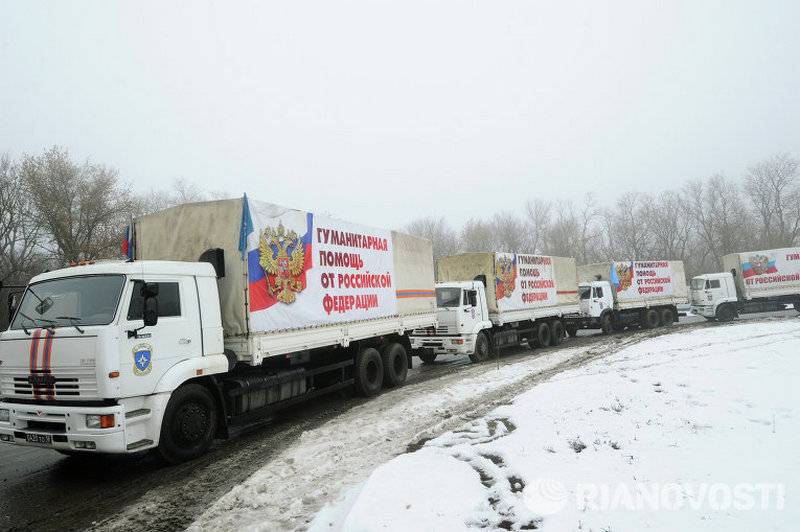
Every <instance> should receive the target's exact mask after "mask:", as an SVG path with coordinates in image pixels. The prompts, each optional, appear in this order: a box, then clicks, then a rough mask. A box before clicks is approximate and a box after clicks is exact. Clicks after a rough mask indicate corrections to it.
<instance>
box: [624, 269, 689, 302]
mask: <svg viewBox="0 0 800 532" xmlns="http://www.w3.org/2000/svg"><path fill="white" fill-rule="evenodd" d="M609 279H610V281H611V284H613V285H614V286H615V288H616V291H617V300H618V301H634V300H640V299H643V298H644V299H647V298H651V297H652V298H659V297H664V296H671V295H673V293H674V292H675V279H674V272H673V271H672V268H671V266H670V262H669V261H666V260H663V261H630V262H613V263H612V264H611V272H610V275H609ZM680 281H681V282H684V281H683V279H681V280H680Z"/></svg>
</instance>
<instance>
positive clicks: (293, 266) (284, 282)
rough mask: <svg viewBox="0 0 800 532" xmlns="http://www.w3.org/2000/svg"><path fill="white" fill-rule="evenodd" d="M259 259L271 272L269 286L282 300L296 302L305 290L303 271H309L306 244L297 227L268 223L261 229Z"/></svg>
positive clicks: (268, 288)
mask: <svg viewBox="0 0 800 532" xmlns="http://www.w3.org/2000/svg"><path fill="white" fill-rule="evenodd" d="M259 263H260V264H261V267H262V268H264V272H265V273H266V274H267V290H268V291H269V293H270V295H272V296H274V297H275V298H276V299H277V300H278V301H280V302H282V303H287V304H289V303H294V301H295V299H297V294H298V293H300V292H302V291H303V288H304V283H303V280H302V279H301V275H302V274H303V272H304V271H305V248H304V246H303V242H302V241H301V240H300V237H299V236H297V233H295V232H294V231H289V232H287V231H286V229H285V228H284V227H283V224H280V223H279V224H278V227H277V229H273V228H272V227H267V228H266V229H264V231H263V232H262V233H261V239H260V243H259Z"/></svg>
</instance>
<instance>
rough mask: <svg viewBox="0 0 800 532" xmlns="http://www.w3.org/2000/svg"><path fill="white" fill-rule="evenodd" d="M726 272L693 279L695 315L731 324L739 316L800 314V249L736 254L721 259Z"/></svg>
mask: <svg viewBox="0 0 800 532" xmlns="http://www.w3.org/2000/svg"><path fill="white" fill-rule="evenodd" d="M720 262H721V263H722V268H723V270H724V271H723V272H721V273H708V274H705V275H698V276H697V277H694V278H692V284H691V304H692V311H693V312H694V313H695V314H699V315H701V316H703V317H705V318H706V319H709V320H719V321H730V320H732V319H734V318H736V317H737V316H738V315H739V314H746V313H750V312H766V311H775V310H784V309H786V307H787V306H788V305H790V304H791V305H794V309H795V310H797V311H798V312H800V248H783V249H768V250H765V251H750V252H746V253H732V254H729V255H725V256H724V257H722V258H721V259H720Z"/></svg>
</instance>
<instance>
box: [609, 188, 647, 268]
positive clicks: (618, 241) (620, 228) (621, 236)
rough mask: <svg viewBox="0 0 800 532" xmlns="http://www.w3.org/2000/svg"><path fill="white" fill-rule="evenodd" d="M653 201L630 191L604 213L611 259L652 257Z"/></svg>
mask: <svg viewBox="0 0 800 532" xmlns="http://www.w3.org/2000/svg"><path fill="white" fill-rule="evenodd" d="M652 201H653V199H652V198H651V197H650V196H648V195H646V194H640V193H638V192H626V193H625V194H623V195H622V196H620V197H619V198H618V199H617V201H616V202H615V204H614V207H613V208H611V209H606V210H605V212H604V213H603V223H604V235H603V236H604V252H605V255H606V256H607V258H609V259H617V260H619V259H626V260H627V259H630V260H637V259H638V260H642V259H647V258H649V254H650V249H651V238H650V234H649V231H648V224H647V213H648V211H650V210H651V207H650V206H649V205H650V204H651V203H652Z"/></svg>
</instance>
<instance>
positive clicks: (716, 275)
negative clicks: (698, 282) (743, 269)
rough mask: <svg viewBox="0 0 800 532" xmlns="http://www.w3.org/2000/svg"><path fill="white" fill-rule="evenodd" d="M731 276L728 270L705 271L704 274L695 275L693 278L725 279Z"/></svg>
mask: <svg viewBox="0 0 800 532" xmlns="http://www.w3.org/2000/svg"><path fill="white" fill-rule="evenodd" d="M730 276H731V274H729V273H727V272H719V273H704V274H703V275H695V276H694V277H692V279H723V278H726V277H730Z"/></svg>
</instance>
